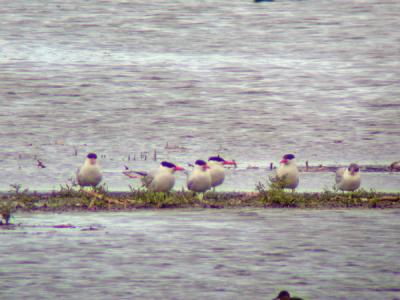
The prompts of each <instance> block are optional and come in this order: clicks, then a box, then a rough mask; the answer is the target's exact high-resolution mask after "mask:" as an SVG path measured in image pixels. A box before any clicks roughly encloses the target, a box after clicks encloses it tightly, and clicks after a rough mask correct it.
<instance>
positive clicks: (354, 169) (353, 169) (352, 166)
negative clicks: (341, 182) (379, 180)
mask: <svg viewBox="0 0 400 300" xmlns="http://www.w3.org/2000/svg"><path fill="white" fill-rule="evenodd" d="M348 170H349V171H353V172H358V171H360V167H359V166H358V165H357V164H350V166H349V168H348Z"/></svg>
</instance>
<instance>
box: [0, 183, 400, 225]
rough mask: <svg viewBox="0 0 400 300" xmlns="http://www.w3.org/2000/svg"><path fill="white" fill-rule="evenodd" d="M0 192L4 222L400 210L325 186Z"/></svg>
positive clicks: (394, 202) (379, 197)
mask: <svg viewBox="0 0 400 300" xmlns="http://www.w3.org/2000/svg"><path fill="white" fill-rule="evenodd" d="M12 188H13V189H12V190H11V191H9V192H8V193H3V194H0V214H1V215H2V223H3V224H6V223H8V222H9V220H10V218H11V216H12V213H14V212H15V211H17V210H19V211H58V212H60V211H71V210H110V209H112V210H121V209H162V208H235V207H260V208H263V207H264V208H400V193H397V194H394V193H393V194H388V193H378V192H375V191H372V190H371V191H365V190H358V191H356V192H353V193H342V192H338V191H335V190H334V191H328V190H325V191H323V192H320V193H296V192H295V193H292V192H286V191H284V190H283V189H282V188H281V186H280V183H279V182H273V183H269V184H268V186H267V187H266V186H265V185H264V184H262V183H259V184H258V185H257V192H250V193H249V192H247V193H246V192H208V193H206V194H205V195H204V196H203V195H196V194H194V193H192V192H188V191H176V192H170V193H156V192H150V191H146V190H143V189H133V188H131V191H130V192H108V191H107V188H106V187H105V186H104V185H103V186H100V187H98V188H96V189H94V190H80V189H77V188H76V187H75V186H73V185H65V186H61V187H60V190H59V191H53V192H49V193H37V192H29V190H28V189H22V188H21V186H20V185H12Z"/></svg>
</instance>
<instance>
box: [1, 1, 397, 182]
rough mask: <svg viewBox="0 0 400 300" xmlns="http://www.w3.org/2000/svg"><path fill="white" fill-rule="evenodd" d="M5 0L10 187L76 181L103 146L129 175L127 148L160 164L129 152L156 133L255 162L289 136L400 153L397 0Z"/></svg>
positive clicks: (362, 159)
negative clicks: (40, 167) (266, 0)
mask: <svg viewBox="0 0 400 300" xmlns="http://www.w3.org/2000/svg"><path fill="white" fill-rule="evenodd" d="M0 13H1V17H0V107H1V109H0V147H1V148H0V164H1V168H2V174H3V176H2V177H1V178H0V189H1V190H5V189H8V186H9V184H13V183H22V184H23V185H25V186H29V187H31V188H38V189H49V188H51V187H54V186H58V185H59V184H61V183H66V181H67V179H68V178H69V177H71V176H72V175H73V173H74V170H75V169H76V166H77V165H78V164H80V163H81V161H82V158H83V157H84V155H85V154H86V153H87V152H88V151H96V152H97V153H99V154H101V155H103V156H104V155H105V157H103V158H102V164H103V166H104V167H105V169H106V170H107V171H109V174H108V177H106V178H105V181H107V182H108V183H111V184H113V187H118V184H119V185H122V186H124V187H126V186H127V184H126V182H124V181H123V180H124V179H122V178H121V175H120V173H119V172H120V170H122V168H123V165H124V164H129V166H130V167H132V168H139V167H140V168H142V167H143V168H150V164H146V163H144V162H138V161H136V162H135V161H128V156H129V155H130V157H131V159H133V158H134V156H136V159H139V156H140V153H141V152H143V151H148V152H149V153H152V151H153V150H154V149H157V151H158V159H163V158H165V159H169V160H172V161H175V162H178V163H181V164H186V163H187V162H190V161H194V160H195V159H197V158H206V157H208V156H209V155H211V154H215V153H221V154H223V155H224V156H226V157H228V158H235V159H236V160H237V161H239V162H240V163H241V165H240V166H242V167H243V166H247V165H258V166H265V165H267V164H269V162H270V161H275V162H276V161H277V160H278V159H279V158H280V156H281V155H282V154H283V153H286V152H293V153H295V154H296V155H297V157H298V160H299V162H304V161H306V160H309V161H310V162H311V163H314V164H319V163H340V164H347V163H349V162H353V161H354V162H358V163H360V164H363V163H385V164H386V163H390V162H392V161H394V160H398V159H399V157H398V149H400V139H399V134H400V126H399V125H400V121H399V120H400V112H399V108H400V100H399V96H400V81H399V78H400V31H399V30H397V29H396V28H398V20H399V18H400V2H399V1H397V0H386V1H372V0H365V1H356V0H350V1H341V0H334V1H325V0H322V1H321V0H304V1H290V0H282V1H279V0H277V1H275V2H269V3H253V2H252V1H250V0H248V1H243V0H240V1H239V0H229V1H227V0H221V1H191V0H178V1H173V2H171V1H156V2H154V1H123V0H121V1H117V0H115V1H94V0H93V1H92V0H89V1H77V0H71V1H51V2H48V1H40V0H32V1H23V0H16V1H2V3H1V8H0ZM167 143H169V146H171V145H173V146H180V147H184V149H180V150H166V149H165V145H166V144H167ZM76 152H77V156H75V153H76ZM35 158H39V159H41V160H43V161H44V162H45V164H46V165H47V168H46V169H45V170H41V171H40V170H38V169H37V168H36V166H35V164H36V162H35ZM116 173H118V175H116ZM264 175H265V174H264ZM248 176H250V177H251V176H252V174H250V175H248ZM243 180H244V181H246V180H248V179H247V178H246V179H243ZM393 180H394V179H392V177H391V179H389V181H387V180H385V179H383V180H382V179H380V177H379V176H377V179H376V182H375V184H373V185H367V188H370V187H375V188H376V187H379V188H381V187H382V185H380V184H379V181H382V182H385V183H386V182H391V181H393ZM396 180H397V182H398V177H397V178H396ZM324 184H325V183H324V182H323V181H319V184H318V185H317V186H314V188H316V189H319V188H320V187H321V186H323V185H324ZM330 185H331V182H329V186H330ZM234 186H236V183H232V185H231V186H230V187H228V188H233V187H234ZM113 187H112V188H113ZM245 188H246V189H252V188H253V181H251V184H249V185H247V186H246V187H245ZM301 188H308V186H307V185H305V186H303V187H301ZM384 189H388V190H395V189H396V188H395V185H394V184H392V183H390V184H388V185H387V186H384Z"/></svg>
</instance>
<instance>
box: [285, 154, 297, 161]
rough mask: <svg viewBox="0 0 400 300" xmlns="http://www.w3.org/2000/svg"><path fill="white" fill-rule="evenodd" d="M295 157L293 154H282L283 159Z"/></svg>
mask: <svg viewBox="0 0 400 300" xmlns="http://www.w3.org/2000/svg"><path fill="white" fill-rule="evenodd" d="M294 158H295V156H294V155H293V154H285V155H284V156H283V159H288V160H292V159H294Z"/></svg>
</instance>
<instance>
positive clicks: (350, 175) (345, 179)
mask: <svg viewBox="0 0 400 300" xmlns="http://www.w3.org/2000/svg"><path fill="white" fill-rule="evenodd" d="M360 185H361V174H360V167H359V166H358V165H357V164H350V165H349V167H348V168H341V169H338V170H337V171H336V187H337V188H338V189H339V190H342V191H349V192H352V191H355V190H356V189H358V188H359V187H360Z"/></svg>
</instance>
